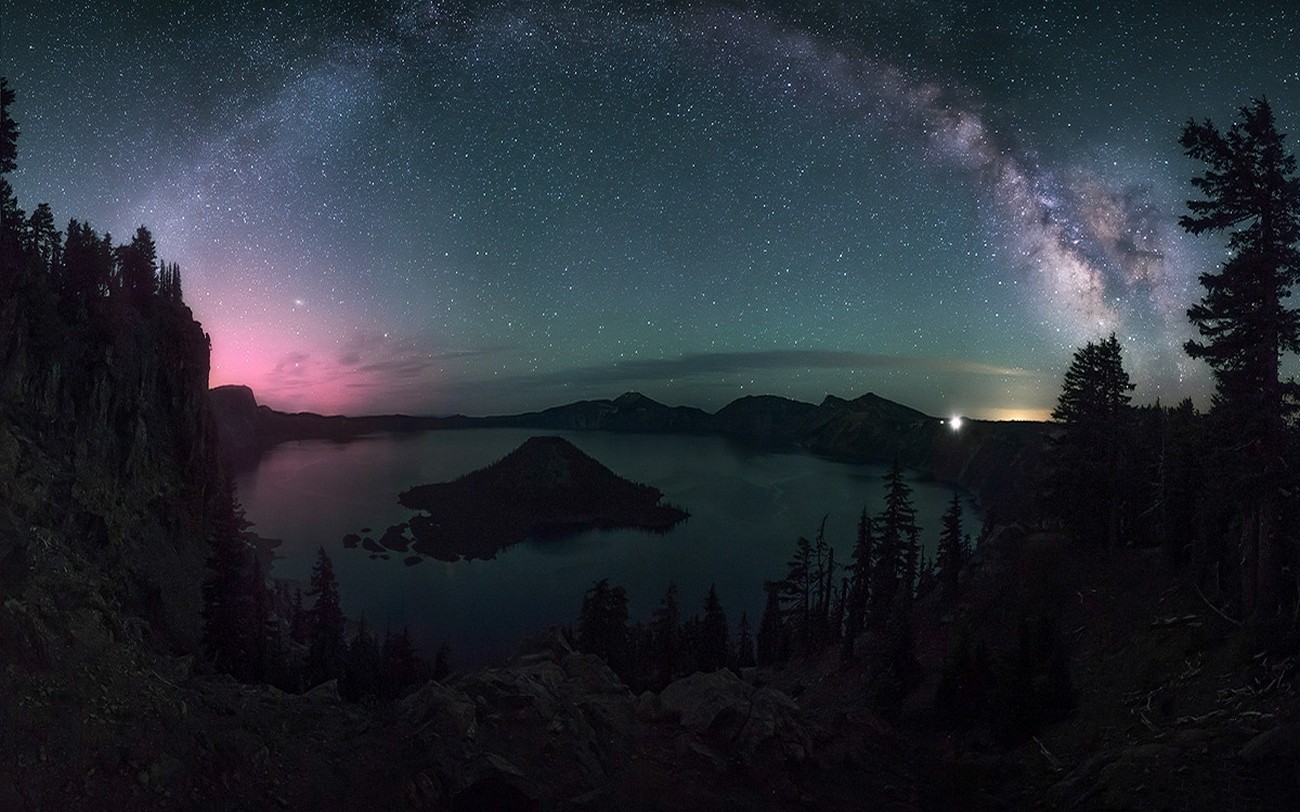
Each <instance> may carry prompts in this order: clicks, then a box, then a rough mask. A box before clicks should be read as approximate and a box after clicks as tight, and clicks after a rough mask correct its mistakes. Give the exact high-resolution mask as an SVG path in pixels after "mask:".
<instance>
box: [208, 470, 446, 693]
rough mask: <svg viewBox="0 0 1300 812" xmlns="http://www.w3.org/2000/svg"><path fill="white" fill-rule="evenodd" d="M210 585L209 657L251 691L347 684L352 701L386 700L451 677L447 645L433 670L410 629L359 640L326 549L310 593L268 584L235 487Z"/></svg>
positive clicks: (218, 531)
mask: <svg viewBox="0 0 1300 812" xmlns="http://www.w3.org/2000/svg"><path fill="white" fill-rule="evenodd" d="M207 565H208V568H209V570H210V571H211V575H210V577H209V578H208V579H207V580H206V581H205V582H204V584H203V630H204V633H203V648H204V653H205V655H206V656H207V657H208V659H209V661H210V662H211V663H212V664H213V666H214V667H215V668H216V669H217V670H218V671H222V672H224V673H228V674H230V675H231V676H233V677H235V678H236V679H238V680H240V681H242V682H250V683H255V682H266V683H270V684H272V685H275V686H277V687H279V688H282V689H284V690H287V691H293V692H301V691H303V690H304V689H307V688H311V687H313V686H316V685H320V684H321V683H324V682H327V681H329V680H333V679H336V680H338V686H339V694H340V695H341V696H342V697H343V698H344V699H346V700H348V701H361V700H386V699H394V698H397V697H400V696H401V695H402V694H404V693H405V692H406V691H407V689H409V688H410V687H412V686H414V685H417V684H419V683H421V682H423V681H425V680H428V679H441V678H443V677H444V676H446V674H447V673H448V672H449V670H450V668H449V662H448V660H449V652H448V650H447V647H446V646H443V647H442V648H441V649H440V650H439V651H438V654H437V657H436V660H435V662H434V663H433V664H430V663H429V662H428V661H426V660H425V659H423V658H422V657H420V656H419V655H418V653H417V652H416V650H415V647H414V646H413V645H412V643H411V638H410V635H409V634H408V633H407V630H406V629H405V628H403V629H402V630H401V631H398V632H394V631H393V630H391V629H387V630H385V631H384V634H383V636H382V638H381V637H379V636H378V635H377V634H376V633H375V632H374V631H373V630H371V629H370V627H369V626H368V625H367V624H366V622H365V619H364V618H362V619H360V620H359V621H358V622H357V624H356V628H355V630H354V631H353V633H352V634H351V635H349V634H348V623H347V620H346V618H345V617H344V615H343V608H342V601H341V598H340V595H339V586H338V580H337V579H336V578H335V576H334V564H333V562H332V561H331V560H330V557H329V555H328V554H326V552H325V548H324V547H322V548H320V550H319V552H318V554H317V557H316V563H315V566H314V567H313V568H312V574H311V580H310V585H309V588H308V590H307V592H306V593H304V592H303V591H302V590H301V589H294V590H293V592H292V594H290V592H289V588H288V585H287V584H285V583H284V582H283V581H276V582H274V583H273V584H269V583H268V580H267V577H266V574H265V572H264V571H263V569H262V564H261V561H260V559H259V558H258V556H257V553H256V545H255V538H254V536H253V535H252V534H251V533H250V532H249V523H248V521H247V520H246V519H245V517H244V512H243V510H242V509H241V508H240V506H239V501H238V498H237V497H236V495H235V490H234V486H233V484H228V485H227V487H226V490H225V493H224V497H223V500H222V505H221V509H220V510H219V511H218V520H217V521H216V523H215V527H214V532H213V534H212V538H211V556H210V557H209V559H208V562H207Z"/></svg>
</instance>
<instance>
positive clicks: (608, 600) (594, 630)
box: [578, 578, 630, 679]
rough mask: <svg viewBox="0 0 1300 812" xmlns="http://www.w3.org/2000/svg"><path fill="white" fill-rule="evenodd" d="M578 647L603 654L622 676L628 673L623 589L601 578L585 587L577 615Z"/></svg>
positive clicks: (599, 654)
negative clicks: (578, 614) (580, 608)
mask: <svg viewBox="0 0 1300 812" xmlns="http://www.w3.org/2000/svg"><path fill="white" fill-rule="evenodd" d="M578 647H579V648H580V649H581V650H582V651H584V652H586V653H587V654H595V655H597V656H599V657H600V658H602V659H603V660H604V661H605V663H606V664H607V665H609V667H610V668H611V669H613V670H614V672H615V673H617V674H619V675H620V676H622V677H624V679H627V678H628V677H629V676H630V675H629V674H628V667H629V665H630V658H629V657H628V651H627V648H628V627H627V590H626V589H624V588H623V587H621V586H615V587H611V586H610V585H609V579H608V578H602V579H600V580H599V581H597V582H596V583H595V584H594V585H593V586H592V588H591V589H589V590H587V593H586V594H585V595H584V596H583V598H582V611H581V613H580V616H579V618H578Z"/></svg>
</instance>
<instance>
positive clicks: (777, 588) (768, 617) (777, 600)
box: [755, 581, 785, 665]
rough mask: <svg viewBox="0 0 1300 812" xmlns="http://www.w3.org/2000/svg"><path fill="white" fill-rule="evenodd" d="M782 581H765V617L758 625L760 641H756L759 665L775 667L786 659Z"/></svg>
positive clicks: (756, 654) (756, 655)
mask: <svg viewBox="0 0 1300 812" xmlns="http://www.w3.org/2000/svg"><path fill="white" fill-rule="evenodd" d="M783 583H784V582H782V581H764V582H763V591H764V592H765V593H766V595H767V599H766V601H765V602H764V604H763V617H762V618H761V619H760V620H759V623H758V639H757V640H756V641H755V642H756V644H755V657H756V658H757V661H758V664H759V665H775V664H776V663H778V662H782V661H783V660H784V659H785V657H784V655H785V645H784V640H783V638H784V637H785V629H784V628H783V626H784V623H783V621H782V617H781V614H782V613H781V588H782V585H783Z"/></svg>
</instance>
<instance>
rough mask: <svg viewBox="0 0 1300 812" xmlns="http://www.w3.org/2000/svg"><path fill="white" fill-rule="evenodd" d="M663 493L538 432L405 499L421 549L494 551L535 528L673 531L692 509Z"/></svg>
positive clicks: (451, 554)
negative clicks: (483, 463)
mask: <svg viewBox="0 0 1300 812" xmlns="http://www.w3.org/2000/svg"><path fill="white" fill-rule="evenodd" d="M662 498H663V493H662V492H661V491H660V490H659V489H658V488H655V487H652V486H650V485H642V484H639V483H636V482H631V481H629V480H626V479H623V478H622V477H620V476H618V475H617V474H615V473H614V472H613V471H611V470H609V469H608V468H606V467H605V466H604V465H601V464H600V463H599V462H597V461H596V460H594V459H592V458H591V457H589V456H587V455H586V454H584V453H583V452H582V451H580V450H579V449H578V448H577V446H575V445H573V443H570V442H569V441H568V440H565V439H563V438H562V437H531V438H529V439H528V440H526V441H525V442H524V444H523V445H521V446H519V448H517V449H515V450H514V451H512V452H510V453H509V454H507V455H506V456H505V457H503V458H502V459H500V460H498V461H497V462H495V463H493V464H491V465H489V466H487V467H486V468H482V469H480V470H478V471H473V472H471V473H468V474H465V475H464V476H462V477H460V478H458V479H455V480H453V481H451V482H441V483H434V484H428V485H416V486H415V487H413V488H411V489H409V490H406V491H403V492H402V494H401V495H400V496H399V497H398V501H399V502H401V503H402V505H404V506H405V507H408V508H411V509H412V510H422V511H425V515H422V516H416V517H414V518H412V519H411V523H410V524H411V532H412V533H413V534H414V536H415V549H416V550H417V551H418V552H422V553H425V554H427V555H431V556H433V557H435V558H439V559H443V560H455V559H457V558H461V557H464V558H492V557H494V556H495V555H496V553H497V552H498V551H499V550H501V549H504V548H505V547H508V546H510V545H512V544H517V543H519V542H521V541H523V540H524V539H525V538H527V537H528V536H530V535H533V534H536V533H546V532H552V533H553V532H567V531H579V530H586V529H590V528H598V529H602V530H603V529H610V528H616V527H639V528H644V529H647V530H659V531H665V530H668V529H669V528H671V527H672V526H673V525H674V524H676V523H677V522H679V521H681V520H682V519H685V518H686V513H685V512H684V511H682V510H680V509H678V508H675V507H672V506H670V505H663V504H660V500H661V499H662Z"/></svg>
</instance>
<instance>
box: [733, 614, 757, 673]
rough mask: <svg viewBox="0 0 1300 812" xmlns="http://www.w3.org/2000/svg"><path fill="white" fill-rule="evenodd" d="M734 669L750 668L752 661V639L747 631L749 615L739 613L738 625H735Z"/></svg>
mask: <svg viewBox="0 0 1300 812" xmlns="http://www.w3.org/2000/svg"><path fill="white" fill-rule="evenodd" d="M735 662H736V668H752V667H753V666H754V665H756V661H755V660H754V638H753V636H752V633H751V632H750V630H749V615H747V614H746V613H744V612H741V613H740V623H738V624H736V655H735Z"/></svg>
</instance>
